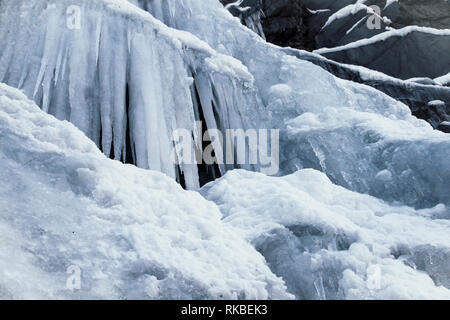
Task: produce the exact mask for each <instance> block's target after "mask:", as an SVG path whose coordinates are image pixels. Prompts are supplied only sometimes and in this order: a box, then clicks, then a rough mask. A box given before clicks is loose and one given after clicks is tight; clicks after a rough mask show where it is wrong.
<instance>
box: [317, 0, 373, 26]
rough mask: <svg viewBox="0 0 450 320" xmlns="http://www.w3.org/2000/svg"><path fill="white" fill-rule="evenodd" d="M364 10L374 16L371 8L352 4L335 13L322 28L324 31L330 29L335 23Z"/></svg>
mask: <svg viewBox="0 0 450 320" xmlns="http://www.w3.org/2000/svg"><path fill="white" fill-rule="evenodd" d="M362 10H366V12H367V13H372V14H373V12H374V11H373V10H372V9H371V8H369V7H368V6H366V5H364V4H361V3H355V4H350V5H348V6H346V7H344V8H342V9H340V10H338V11H336V12H335V13H333V14H332V15H331V16H330V17H329V18H328V20H327V21H326V22H325V24H324V25H323V26H322V30H323V29H325V28H326V27H328V26H329V25H330V24H332V23H333V22H334V21H336V20H339V19H342V18H345V17H348V16H350V15H355V14H357V13H358V12H360V11H362Z"/></svg>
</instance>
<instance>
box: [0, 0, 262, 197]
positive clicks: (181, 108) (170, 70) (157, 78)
mask: <svg viewBox="0 0 450 320" xmlns="http://www.w3.org/2000/svg"><path fill="white" fill-rule="evenodd" d="M71 5H76V6H79V8H80V14H81V16H80V22H81V25H80V28H79V29H78V28H75V29H73V28H69V27H68V26H67V19H68V16H67V8H68V7H69V6H71ZM0 6H1V11H0V12H1V13H0V15H1V21H0V27H1V30H2V32H1V34H0V43H1V48H2V49H1V50H0V81H1V82H5V83H8V84H9V85H12V86H15V87H18V88H20V89H23V90H24V92H25V93H26V94H27V95H28V96H29V97H32V98H33V99H34V100H35V101H36V102H37V103H38V105H40V106H41V108H42V109H43V110H44V111H46V112H49V113H51V114H53V115H55V116H56V117H57V118H59V119H62V120H68V121H70V122H72V123H73V124H75V125H76V126H77V127H78V128H80V129H81V130H82V131H83V132H84V133H85V134H86V135H87V136H88V137H89V138H91V139H92V140H93V141H94V142H95V143H96V144H97V146H99V148H100V149H101V150H102V151H103V152H104V153H105V154H106V155H108V156H111V157H112V158H114V159H116V160H121V161H123V162H132V163H134V164H136V165H137V166H139V167H141V168H149V169H153V170H158V171H161V172H164V173H165V174H167V175H168V176H170V177H172V178H174V179H177V180H178V181H180V182H182V180H183V183H184V184H185V185H186V187H187V188H190V189H195V188H198V187H199V176H198V168H197V165H196V164H195V163H194V164H185V163H178V164H177V163H174V162H173V161H172V160H171V159H172V158H173V157H172V151H173V149H174V148H173V146H174V141H173V137H172V133H173V132H174V131H175V130H177V129H187V130H190V131H192V132H194V131H195V129H196V128H195V123H196V120H199V119H197V118H196V115H195V112H196V111H195V108H200V109H201V111H202V114H203V115H204V117H205V123H206V125H207V127H208V128H218V129H226V128H229V127H233V128H245V123H244V120H243V116H244V115H243V113H242V110H240V108H242V107H241V106H240V105H239V104H255V103H257V97H256V91H255V90H254V89H252V84H251V82H252V81H253V80H252V77H251V75H250V74H249V73H248V72H247V71H246V69H245V67H243V66H242V65H241V64H240V63H238V62H237V61H232V58H230V57H225V56H223V57H222V56H221V55H218V54H217V53H216V52H215V51H214V50H212V49H211V48H210V47H209V46H208V45H206V44H205V43H202V42H201V41H199V40H198V39H196V38H195V37H193V36H192V35H190V34H187V33H184V32H178V31H175V30H171V29H169V28H167V27H166V26H164V25H163V24H161V23H160V22H159V21H158V20H156V19H154V18H153V17H151V16H150V15H149V14H148V13H146V12H144V11H141V10H139V9H138V8H136V7H134V6H133V5H131V4H129V3H127V2H126V1H121V0H102V1H87V0H78V1H56V0H53V1H52V0H51V1H42V0H41V1H39V0H36V1H33V6H29V5H28V4H27V3H26V2H24V1H12V0H7V1H3V2H2V3H1V4H0ZM144 7H145V6H144ZM167 8H168V9H170V7H167ZM191 77H193V78H194V83H195V87H196V90H197V91H198V96H199V97H200V99H199V100H198V101H197V96H196V95H193V90H192V82H191V81H190V79H191ZM194 105H195V108H194ZM198 113H199V112H198V110H197V114H198ZM213 114H216V115H218V117H216V118H214V117H213V116H212V115H213ZM192 139H193V137H192ZM192 145H193V146H194V145H195V144H194V141H192ZM130 153H131V154H130ZM231 167H234V165H231ZM226 169H227V167H225V166H221V168H220V172H221V173H223V172H224V170H226ZM212 177H213V176H212V175H211V176H210V177H206V180H208V179H209V180H210V179H212Z"/></svg>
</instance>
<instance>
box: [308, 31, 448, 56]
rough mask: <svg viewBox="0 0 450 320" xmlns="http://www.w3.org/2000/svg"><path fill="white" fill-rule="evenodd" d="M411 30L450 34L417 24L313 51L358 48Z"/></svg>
mask: <svg viewBox="0 0 450 320" xmlns="http://www.w3.org/2000/svg"><path fill="white" fill-rule="evenodd" d="M412 32H422V33H427V34H432V35H436V36H449V35H450V29H434V28H429V27H419V26H407V27H404V28H401V29H398V30H389V31H385V32H382V33H379V34H377V35H375V36H373V37H371V38H369V39H361V40H358V41H354V42H351V43H349V44H346V45H343V46H339V47H334V48H320V49H317V50H314V53H318V54H325V53H330V52H337V51H344V50H349V49H354V48H359V47H363V46H368V45H371V44H374V43H377V42H380V41H386V40H387V39H389V38H392V37H405V36H407V35H408V34H410V33H412Z"/></svg>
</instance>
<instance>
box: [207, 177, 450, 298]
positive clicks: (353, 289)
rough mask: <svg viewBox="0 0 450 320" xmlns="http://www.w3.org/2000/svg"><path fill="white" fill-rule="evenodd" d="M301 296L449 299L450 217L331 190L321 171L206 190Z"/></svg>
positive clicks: (233, 181)
mask: <svg viewBox="0 0 450 320" xmlns="http://www.w3.org/2000/svg"><path fill="white" fill-rule="evenodd" d="M202 194H204V196H205V197H206V198H207V199H209V200H212V201H214V202H216V203H217V204H218V206H219V208H220V209H221V211H222V212H223V214H224V216H225V218H224V222H225V223H227V224H229V225H232V226H234V227H236V228H237V229H239V230H240V232H241V235H242V236H244V237H245V238H246V239H248V240H249V241H250V242H251V243H252V244H253V245H254V246H255V247H256V248H257V249H258V251H259V252H261V253H262V254H263V255H264V256H265V257H266V260H267V262H268V263H269V266H270V268H271V269H272V271H273V272H274V273H276V274H277V275H279V276H281V277H283V279H284V280H285V281H286V284H287V286H288V289H289V292H291V293H294V294H295V295H296V297H297V298H298V299H343V298H346V299H449V298H450V268H449V265H450V220H442V219H448V218H449V212H448V211H447V210H446V208H445V207H444V206H442V205H440V206H437V207H435V208H433V209H427V210H420V211H415V210H414V209H412V208H409V207H404V206H389V205H387V204H386V203H384V202H382V201H380V200H378V199H376V198H373V197H370V196H367V195H362V194H357V193H354V192H351V191H348V190H346V189H344V188H342V187H339V186H336V185H333V184H332V183H331V181H330V180H329V179H328V178H327V177H326V176H325V175H324V174H323V173H320V172H318V171H314V170H311V169H307V170H301V171H298V172H297V173H295V174H292V175H289V176H286V177H283V178H277V177H267V176H264V175H262V174H259V173H253V172H247V171H243V170H235V171H231V172H228V173H227V174H226V175H225V176H224V177H222V178H221V179H219V180H217V181H215V182H212V183H210V184H208V185H206V186H205V187H203V189H202Z"/></svg>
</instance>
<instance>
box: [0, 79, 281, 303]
mask: <svg viewBox="0 0 450 320" xmlns="http://www.w3.org/2000/svg"><path fill="white" fill-rule="evenodd" d="M0 162H1V164H2V169H1V170H0V207H1V208H2V210H1V212H0V299H10V298H14V299H206V298H209V299H237V298H241V299H280V298H289V297H290V295H289V294H287V293H286V291H285V286H284V284H283V281H282V280H281V279H279V278H277V277H276V276H274V275H273V274H272V273H271V271H270V270H269V268H268V267H267V266H266V264H265V261H264V258H263V257H262V256H261V255H260V254H258V253H257V252H256V251H255V250H254V249H253V248H252V247H251V246H250V245H249V244H247V243H246V242H245V241H244V240H243V239H242V238H241V237H239V236H238V235H237V234H236V231H235V230H234V228H233V227H230V226H227V225H225V224H223V223H222V222H221V213H220V212H219V210H218V208H217V207H216V206H215V205H214V204H213V203H211V202H208V201H206V200H204V199H203V198H202V197H201V196H200V195H199V194H198V193H196V192H189V191H184V190H183V189H182V188H181V187H180V186H179V185H178V184H177V183H176V182H175V181H173V180H172V179H170V178H169V177H167V176H165V175H163V174H161V173H158V172H154V171H148V170H143V169H138V168H136V167H135V166H132V165H124V164H121V163H120V162H118V161H113V160H109V159H107V158H106V157H105V156H104V155H103V154H102V153H101V152H100V151H99V150H98V149H97V147H96V145H95V144H94V143H93V142H91V141H90V140H89V139H88V138H87V137H85V136H84V135H83V133H81V131H79V130H78V129H76V128H75V127H74V126H73V125H72V124H70V123H68V122H65V121H59V120H57V119H55V118H54V117H53V116H50V115H48V114H45V113H44V112H43V111H41V110H40V109H39V108H38V107H37V106H36V105H35V104H34V103H33V102H32V101H30V100H27V99H26V97H25V96H24V95H23V94H22V93H21V92H19V91H18V90H16V89H12V88H9V87H7V86H6V85H4V84H0ZM73 270H79V271H80V272H81V273H80V274H79V275H80V277H81V278H80V281H81V282H80V285H81V286H80V290H74V291H71V290H69V289H70V288H72V289H73V287H70V286H69V287H66V283H67V282H69V279H70V277H71V276H73V275H70V274H66V271H71V272H72V271H73ZM75 284H76V282H75ZM75 289H76V288H75Z"/></svg>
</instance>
